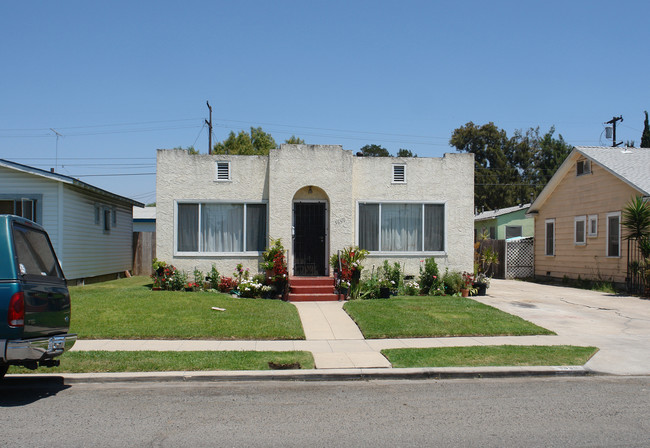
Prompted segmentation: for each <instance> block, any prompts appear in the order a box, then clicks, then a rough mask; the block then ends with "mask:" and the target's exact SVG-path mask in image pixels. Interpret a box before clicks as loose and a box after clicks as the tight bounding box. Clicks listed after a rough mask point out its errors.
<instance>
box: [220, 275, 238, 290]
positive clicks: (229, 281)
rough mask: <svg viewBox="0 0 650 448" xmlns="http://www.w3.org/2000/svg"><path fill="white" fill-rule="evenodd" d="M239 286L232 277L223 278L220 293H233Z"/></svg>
mask: <svg viewBox="0 0 650 448" xmlns="http://www.w3.org/2000/svg"><path fill="white" fill-rule="evenodd" d="M238 286H239V284H238V283H237V280H235V279H234V278H232V277H221V278H220V279H219V291H221V292H231V291H232V290H234V289H237V287H238Z"/></svg>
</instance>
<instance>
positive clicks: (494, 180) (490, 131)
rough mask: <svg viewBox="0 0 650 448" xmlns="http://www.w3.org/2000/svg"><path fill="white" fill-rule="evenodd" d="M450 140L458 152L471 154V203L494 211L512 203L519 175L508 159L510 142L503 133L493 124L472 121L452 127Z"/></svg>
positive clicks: (519, 180) (519, 178) (519, 179)
mask: <svg viewBox="0 0 650 448" xmlns="http://www.w3.org/2000/svg"><path fill="white" fill-rule="evenodd" d="M449 143H450V144H451V145H452V146H454V147H455V148H456V149H457V150H458V151H460V152H468V153H472V154H474V167H475V170H474V205H475V206H476V207H479V208H482V207H484V208H486V209H488V210H493V209H496V208H501V207H505V206H506V204H507V205H513V203H514V202H515V197H514V195H515V193H514V191H513V188H512V186H513V185H515V184H518V183H521V177H520V176H519V173H518V171H517V170H516V168H515V167H514V166H511V165H510V164H509V162H508V158H507V157H506V154H509V153H512V152H513V151H512V149H511V148H510V145H511V144H512V143H511V141H510V139H508V136H507V135H506V132H505V131H503V130H501V129H499V128H497V127H496V126H495V125H494V123H488V124H485V125H483V126H476V125H475V124H474V123H472V122H471V121H470V122H469V123H467V124H465V125H464V126H461V127H460V128H458V129H456V130H454V133H453V134H452V136H451V140H450V141H449Z"/></svg>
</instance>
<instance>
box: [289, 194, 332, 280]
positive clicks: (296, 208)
mask: <svg viewBox="0 0 650 448" xmlns="http://www.w3.org/2000/svg"><path fill="white" fill-rule="evenodd" d="M326 211H327V207H326V204H325V203H324V202H295V203H294V204H293V221H294V235H293V253H294V265H293V266H294V275H296V276H324V275H326V269H325V268H326V254H325V245H326V242H327V231H326Z"/></svg>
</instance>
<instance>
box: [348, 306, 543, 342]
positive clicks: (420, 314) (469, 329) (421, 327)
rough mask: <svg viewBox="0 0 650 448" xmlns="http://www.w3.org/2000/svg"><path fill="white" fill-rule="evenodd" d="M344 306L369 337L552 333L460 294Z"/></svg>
mask: <svg viewBox="0 0 650 448" xmlns="http://www.w3.org/2000/svg"><path fill="white" fill-rule="evenodd" d="M344 309H345V311H346V312H347V313H348V314H349V315H350V316H351V317H352V319H353V320H354V321H355V322H356V323H357V325H358V326H359V328H360V329H361V332H362V333H363V335H364V336H365V337H366V338H369V339H381V338H422V337H445V336H523V335H540V334H555V333H553V332H552V331H550V330H547V329H545V328H542V327H539V326H537V325H535V324H533V323H531V322H528V321H526V320H524V319H522V318H520V317H517V316H513V315H512V314H508V313H505V312H503V311H500V310H498V309H496V308H494V307H491V306H488V305H484V304H482V303H480V302H477V301H475V300H472V299H469V298H463V297H451V296H442V297H404V296H398V297H394V298H390V299H384V300H356V301H351V302H348V303H346V304H345V305H344Z"/></svg>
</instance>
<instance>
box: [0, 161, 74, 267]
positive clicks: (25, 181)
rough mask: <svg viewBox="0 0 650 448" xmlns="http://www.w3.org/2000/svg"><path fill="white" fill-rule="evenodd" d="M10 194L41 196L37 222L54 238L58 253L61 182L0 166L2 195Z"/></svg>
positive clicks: (0, 189) (59, 249)
mask: <svg viewBox="0 0 650 448" xmlns="http://www.w3.org/2000/svg"><path fill="white" fill-rule="evenodd" d="M3 196H4V197H9V196H26V197H33V196H39V200H40V206H39V205H37V211H39V212H40V216H39V213H37V215H36V222H38V223H39V224H41V225H42V226H43V227H44V228H45V230H46V231H47V233H48V234H49V235H50V239H51V240H52V246H54V250H55V251H56V252H57V254H58V253H59V252H60V251H61V250H62V247H61V244H60V241H59V238H58V237H57V236H58V234H59V220H58V216H57V215H58V211H57V210H58V208H59V205H60V202H59V201H60V199H59V182H56V181H52V180H50V179H45V178H43V177H37V176H33V175H31V174H28V173H23V172H20V171H16V170H12V169H8V168H4V167H0V197H3Z"/></svg>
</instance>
